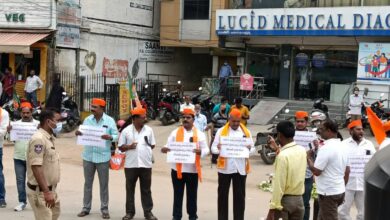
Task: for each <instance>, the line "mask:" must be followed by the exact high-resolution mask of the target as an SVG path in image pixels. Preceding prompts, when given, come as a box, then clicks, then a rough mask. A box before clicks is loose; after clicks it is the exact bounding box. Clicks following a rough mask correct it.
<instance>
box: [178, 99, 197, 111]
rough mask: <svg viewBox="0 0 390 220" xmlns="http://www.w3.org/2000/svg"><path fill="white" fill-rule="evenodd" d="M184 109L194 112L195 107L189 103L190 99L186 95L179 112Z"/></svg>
mask: <svg viewBox="0 0 390 220" xmlns="http://www.w3.org/2000/svg"><path fill="white" fill-rule="evenodd" d="M186 108H190V109H192V110H195V106H194V105H193V104H192V103H191V98H190V97H189V96H188V95H186V96H185V97H184V103H183V104H181V105H180V112H182V111H183V110H184V109H186Z"/></svg>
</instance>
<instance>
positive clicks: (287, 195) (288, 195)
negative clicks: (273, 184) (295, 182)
mask: <svg viewBox="0 0 390 220" xmlns="http://www.w3.org/2000/svg"><path fill="white" fill-rule="evenodd" d="M283 196H286V197H292V196H302V195H290V194H284V195H283Z"/></svg>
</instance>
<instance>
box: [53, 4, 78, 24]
mask: <svg viewBox="0 0 390 220" xmlns="http://www.w3.org/2000/svg"><path fill="white" fill-rule="evenodd" d="M57 23H59V24H66V25H68V26H77V27H80V26H81V7H80V6H79V5H78V4H76V3H75V2H74V1H73V0H64V1H59V2H58V4H57Z"/></svg>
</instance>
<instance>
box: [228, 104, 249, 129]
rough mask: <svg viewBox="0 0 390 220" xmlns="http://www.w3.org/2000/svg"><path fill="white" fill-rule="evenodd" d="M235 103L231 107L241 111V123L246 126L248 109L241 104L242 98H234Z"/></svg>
mask: <svg viewBox="0 0 390 220" xmlns="http://www.w3.org/2000/svg"><path fill="white" fill-rule="evenodd" d="M234 103H235V105H233V106H232V109H231V110H233V109H238V110H239V111H240V112H241V123H242V124H243V125H245V126H246V123H247V121H248V119H249V109H248V107H246V106H245V105H243V104H242V98H241V97H238V98H236V100H235V102H234Z"/></svg>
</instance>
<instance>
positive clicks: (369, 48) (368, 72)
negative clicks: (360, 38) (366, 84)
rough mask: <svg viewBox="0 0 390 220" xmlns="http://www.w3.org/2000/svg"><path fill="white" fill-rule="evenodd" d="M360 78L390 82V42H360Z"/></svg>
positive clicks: (358, 73) (358, 76)
mask: <svg viewBox="0 0 390 220" xmlns="http://www.w3.org/2000/svg"><path fill="white" fill-rule="evenodd" d="M357 69H358V70H357V71H358V72H357V79H358V80H369V81H378V82H382V83H386V84H390V44H385V43H360V44H359V58H358V68H357Z"/></svg>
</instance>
